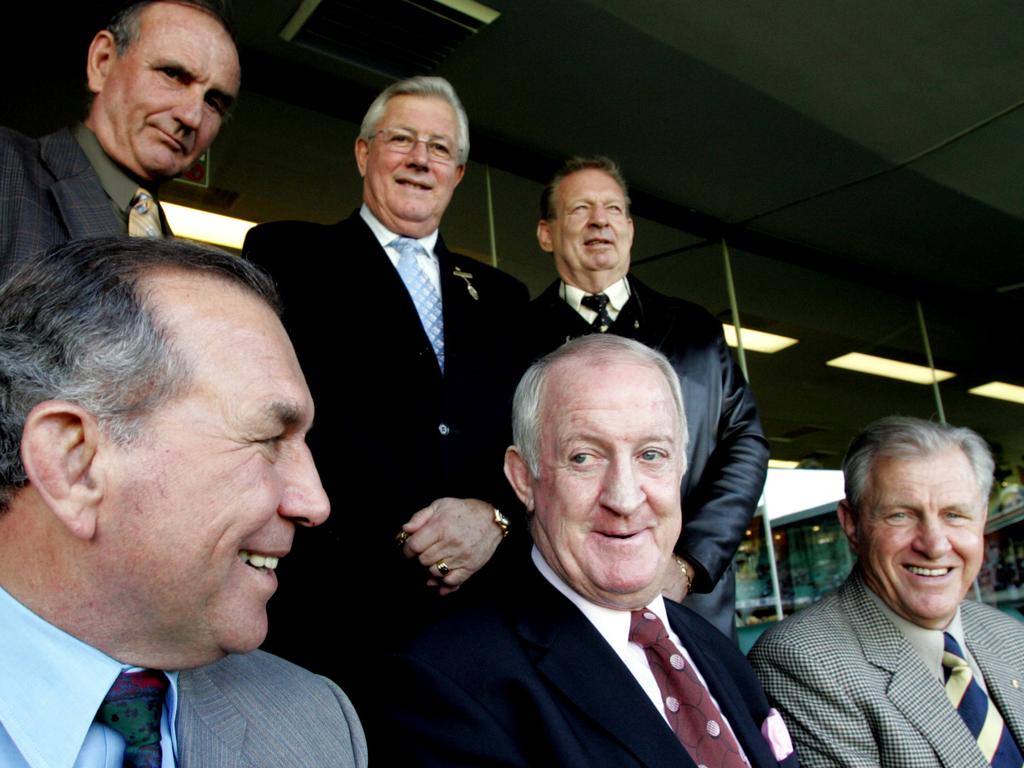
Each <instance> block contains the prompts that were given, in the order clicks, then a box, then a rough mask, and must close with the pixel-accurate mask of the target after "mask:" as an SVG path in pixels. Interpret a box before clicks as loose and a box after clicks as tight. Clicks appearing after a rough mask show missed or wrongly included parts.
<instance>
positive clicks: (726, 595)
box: [529, 275, 768, 636]
mask: <svg viewBox="0 0 1024 768" xmlns="http://www.w3.org/2000/svg"><path fill="white" fill-rule="evenodd" d="M628 279H629V286H630V291H631V296H630V299H629V301H628V302H626V304H625V306H624V307H623V308H622V311H621V312H620V313H619V316H618V317H617V318H616V319H615V322H614V323H613V324H612V326H611V328H610V330H609V332H610V333H616V334H618V335H620V336H626V337H628V338H631V339H636V340H637V341H640V342H643V343H644V344H646V345H647V346H649V347H653V348H654V349H657V350H660V351H661V352H662V353H663V354H664V355H665V356H666V357H667V358H668V359H669V361H670V362H671V363H672V367H673V368H675V371H676V373H677V374H678V375H679V380H680V382H681V383H682V386H683V401H684V407H685V409H686V420H687V424H688V427H689V433H690V440H689V445H688V446H687V451H686V458H687V466H686V474H685V476H684V477H683V487H682V495H683V532H682V535H681V536H680V539H679V544H678V545H677V546H676V552H678V553H679V554H680V555H681V556H682V557H685V558H686V559H687V560H690V561H692V562H693V563H694V564H695V565H696V566H697V568H696V570H697V573H696V574H694V580H693V586H692V591H693V592H696V593H702V592H709V591H711V590H712V589H713V588H714V592H713V593H712V594H711V595H710V596H707V597H705V596H704V595H700V594H697V595H694V597H693V598H688V599H687V605H689V606H691V607H692V608H693V609H694V610H696V611H698V612H699V613H701V615H703V616H704V617H705V618H706V619H708V620H709V621H711V623H712V624H714V625H715V626H716V627H718V628H719V629H720V630H721V631H722V632H724V633H725V634H727V635H730V636H732V635H733V634H734V631H735V630H734V628H733V623H734V615H733V610H734V593H735V581H734V575H733V571H732V569H731V568H730V567H729V566H730V564H731V562H732V558H733V556H734V555H735V554H736V548H737V547H738V546H739V543H740V541H742V539H743V536H744V533H745V531H746V528H747V525H748V524H749V522H750V519H751V517H752V516H753V514H754V511H755V510H756V509H757V500H758V498H759V497H760V495H761V489H762V487H763V486H764V478H765V472H766V471H767V467H768V443H767V441H766V440H765V438H764V433H763V432H762V430H761V420H760V418H759V417H758V415H757V405H756V404H755V403H754V397H753V395H752V394H751V392H750V388H749V387H748V386H747V383H746V381H744V379H743V375H742V373H741V372H740V370H739V368H738V366H737V365H736V363H735V361H734V360H733V357H732V354H731V352H730V351H729V347H728V346H727V345H726V343H725V338H724V337H723V335H722V324H721V323H720V322H718V321H717V320H716V319H715V318H714V317H712V316H711V314H710V313H709V312H708V311H707V310H705V309H704V308H703V307H699V306H697V305H696V304H691V303H690V302H688V301H683V300H682V299H676V298H672V297H669V296H664V295H663V294H660V293H658V292H657V291H654V290H652V289H651V288H648V287H647V286H646V285H644V284H643V283H642V282H640V281H639V280H637V279H636V278H635V277H633V276H632V275H630V276H629V278H628ZM559 286H560V282H559V281H556V282H555V283H553V284H552V285H551V286H550V287H549V288H548V289H547V290H546V291H545V292H544V293H543V294H541V295H540V296H539V297H538V298H537V299H536V300H534V301H533V303H532V304H531V305H530V309H529V321H530V323H529V326H530V339H531V343H532V344H535V345H536V346H535V348H534V352H535V354H544V353H546V352H549V351H551V350H552V349H555V348H556V347H558V346H559V345H560V344H563V343H564V342H565V341H566V340H567V339H569V338H574V337H576V336H584V335H586V334H588V333H593V329H592V328H591V327H590V325H589V324H588V323H587V322H586V321H585V320H583V318H582V317H580V315H579V313H578V312H576V311H575V310H574V309H572V308H571V307H570V306H569V305H568V304H566V303H565V301H564V300H563V299H561V298H560V297H559V295H558V293H559ZM716 584H717V585H718V586H717V588H716Z"/></svg>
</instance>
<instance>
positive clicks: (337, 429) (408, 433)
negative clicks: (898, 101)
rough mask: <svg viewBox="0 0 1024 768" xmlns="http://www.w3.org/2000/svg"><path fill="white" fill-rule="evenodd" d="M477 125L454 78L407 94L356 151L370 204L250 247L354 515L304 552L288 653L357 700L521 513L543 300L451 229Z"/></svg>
mask: <svg viewBox="0 0 1024 768" xmlns="http://www.w3.org/2000/svg"><path fill="white" fill-rule="evenodd" d="M468 132H469V128H468V121H467V118H466V115H465V111H464V110H463V108H462V105H461V104H460V103H459V100H458V97H457V96H456V94H455V91H454V89H453V88H452V87H451V85H450V84H449V83H448V82H447V81H445V80H443V79H441V78H437V77H419V78H413V79H411V80H406V81H402V82H399V83H396V84H394V85H392V86H391V87H389V88H387V89H386V90H385V91H384V92H382V93H381V94H380V95H379V96H378V97H377V99H376V100H375V101H374V102H373V104H371V106H370V108H369V109H368V111H367V113H366V117H365V118H364V120H363V125H362V128H361V130H360V133H359V137H358V138H357V139H356V142H355V155H356V163H357V165H358V167H359V171H360V173H361V174H362V176H363V205H362V207H361V208H360V209H359V210H357V211H356V212H354V213H353V214H352V215H351V216H349V217H348V218H347V219H345V220H343V221H340V222H338V223H336V224H331V225H320V224H312V223H307V222H297V221H292V222H276V223H271V224H265V225H262V226H259V227H256V228H255V229H253V230H252V231H251V232H250V233H249V235H248V237H247V238H246V242H245V246H244V255H245V256H246V257H247V258H249V259H252V260H253V261H256V262H258V263H259V264H261V265H262V266H264V267H265V268H266V269H267V270H268V271H269V272H270V273H271V274H272V275H273V276H274V278H275V280H276V282H277V284H278V286H279V288H280V290H281V293H282V295H283V297H284V302H285V314H284V322H285V326H286V327H287V328H288V331H289V334H290V335H291V337H292V339H293V340H294V343H295V347H296V350H297V352H298V356H299V360H300V361H301V362H302V366H303V370H304V371H305V374H306V378H307V380H308V382H309V386H310V389H311V391H312V392H313V397H314V399H315V401H316V403H317V428H316V429H315V430H314V431H313V432H312V433H311V434H310V446H311V448H312V450H313V455H314V456H315V457H316V459H317V461H318V462H319V466H320V467H321V468H322V473H321V474H322V477H323V481H324V486H325V488H326V489H327V493H328V495H329V496H330V498H331V500H332V503H333V504H334V507H335V509H336V510H337V514H336V515H335V517H334V518H333V522H332V523H331V524H328V525H327V526H325V527H324V530H322V531H316V532H310V533H311V534H312V535H309V536H306V537H304V539H305V540H302V538H300V541H299V542H298V544H299V547H300V548H308V549H307V550H306V551H307V555H308V556H307V557H305V558H303V559H304V562H296V567H297V569H298V572H297V573H292V574H290V575H291V576H292V577H293V578H292V579H290V580H288V581H285V582H284V584H285V586H284V591H283V592H282V594H281V595H280V596H279V597H280V599H279V600H278V601H276V602H275V606H274V608H273V609H272V610H273V611H274V612H275V616H274V619H275V621H274V622H272V627H273V629H272V630H271V634H270V640H269V642H270V647H271V648H272V649H274V650H275V651H276V652H278V653H281V654H282V655H284V656H286V657H288V658H291V659H293V660H296V661H298V662H299V663H302V664H303V665H304V666H308V667H310V668H311V669H313V670H315V671H319V672H322V673H324V674H327V675H328V676H330V677H332V678H334V679H336V680H338V681H339V682H341V683H342V685H343V687H345V689H346V690H347V691H350V692H351V693H352V696H353V700H354V701H356V704H357V706H360V705H361V704H362V703H363V702H364V701H366V702H367V703H369V704H373V703H374V699H376V698H379V692H378V691H377V689H376V686H375V682H374V679H373V677H374V675H373V672H372V668H371V667H370V666H369V665H368V664H367V663H366V660H367V658H368V657H369V656H372V655H375V654H376V653H377V652H379V650H380V649H381V647H382V646H383V645H387V644H391V643H394V642H396V641H398V640H400V639H402V638H403V637H405V636H407V635H408V633H409V632H410V631H411V630H412V629H413V628H415V627H417V626H419V625H421V624H422V623H424V622H425V621H428V620H430V619H432V618H433V617H434V616H436V615H437V613H438V611H440V610H441V609H442V608H443V606H444V605H446V604H448V603H450V602H452V601H453V600H458V599H459V598H460V596H459V595H450V596H449V593H451V592H453V591H455V590H456V589H459V590H462V593H463V594H464V592H465V590H464V589H463V585H464V584H466V583H467V580H468V581H469V584H468V588H469V589H472V588H473V587H474V583H475V582H480V581H481V579H484V578H487V576H486V574H487V572H488V571H491V570H493V568H492V567H491V566H488V565H487V564H488V562H489V561H490V560H491V559H492V555H494V553H495V551H496V550H497V551H499V552H500V550H498V545H499V543H500V542H501V541H502V539H503V535H504V532H505V530H507V528H508V523H507V522H506V520H507V518H506V516H508V517H510V518H512V517H514V510H513V509H512V508H511V507H512V506H514V505H513V504H512V503H511V500H510V494H509V492H508V488H507V485H506V484H505V483H504V478H503V477H502V474H501V461H502V455H503V453H504V450H505V448H506V447H507V445H508V442H509V427H508V424H509V421H508V414H509V409H510V401H511V393H512V390H513V388H514V387H515V381H516V379H517V377H518V375H519V373H520V372H521V371H522V368H523V367H525V365H524V364H523V361H522V360H521V359H520V356H519V354H518V353H517V352H516V349H517V347H518V344H517V342H516V338H517V328H516V326H515V323H517V322H518V321H520V320H521V318H522V314H523V312H524V310H525V308H526V304H527V299H528V294H527V291H526V288H525V287H524V286H523V285H522V284H521V283H519V282H518V281H516V280H515V279H513V278H512V277H509V276H508V275H505V274H503V273H502V272H500V271H498V270H497V269H495V268H494V267H491V266H489V265H486V264H482V263H480V262H478V261H475V260H473V259H471V258H468V257H465V256H460V255H458V254H455V253H452V252H451V251H450V250H449V249H448V248H447V246H446V245H445V241H444V238H443V237H442V236H441V234H440V232H439V227H440V223H441V219H442V216H443V215H444V212H445V210H446V208H447V207H448V203H449V202H450V201H451V198H452V194H453V193H454V191H455V188H456V186H457V185H458V184H459V182H460V181H461V179H462V176H463V173H464V172H465V163H466V159H467V157H468V152H469V143H468V141H469V139H468ZM514 528H515V526H514V525H513V535H518V536H522V535H523V531H522V529H521V528H522V527H521V526H519V528H520V530H519V531H518V532H516V531H515V530H514ZM511 543H512V537H511V536H510V541H509V542H508V543H506V544H503V545H502V548H503V549H507V548H508V547H509V544H511ZM481 570H483V573H482V574H480V573H478V572H480V571H481ZM353 585H356V589H354V590H353V589H352V587H353ZM342 593H344V594H345V599H344V600H339V598H338V595H339V594H342ZM341 610H344V611H345V615H346V616H348V617H351V618H352V619H353V620H355V619H356V618H357V617H361V616H363V615H374V616H376V624H375V629H374V631H373V632H372V634H371V633H367V632H357V631H355V630H346V631H344V632H336V631H335V630H334V628H335V627H336V626H337V621H336V620H335V618H334V616H333V614H334V613H335V612H337V611H341ZM363 683H365V685H363ZM361 694H362V698H361ZM361 711H363V710H361ZM369 720H370V728H371V731H372V718H369Z"/></svg>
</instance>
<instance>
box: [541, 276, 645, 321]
mask: <svg viewBox="0 0 1024 768" xmlns="http://www.w3.org/2000/svg"><path fill="white" fill-rule="evenodd" d="M601 293H603V294H604V295H605V296H607V297H608V306H606V307H605V311H606V312H607V313H608V317H610V318H611V319H612V321H613V322H614V320H615V319H616V318H617V317H618V316H619V312H621V311H622V308H623V307H624V306H625V305H626V302H627V301H629V281H628V280H627V279H626V278H622V279H621V280H617V281H616V282H614V283H612V284H611V285H609V286H608V287H607V288H605V289H604V290H603V291H601ZM558 295H559V296H560V297H561V298H562V300H563V301H565V303H566V304H568V305H569V306H570V307H572V308H573V309H575V310H576V311H577V312H578V313H579V315H580V317H582V318H583V319H584V320H586V321H587V322H588V323H591V324H592V323H593V322H594V320H596V319H597V312H595V311H594V310H592V309H590V308H589V307H584V306H583V303H582V302H583V297H584V296H589V295H590V294H589V293H587V292H586V291H583V290H580V289H579V288H577V287H576V286H575V285H569V284H568V283H566V282H565V281H564V280H563V281H562V287H561V288H559V289H558Z"/></svg>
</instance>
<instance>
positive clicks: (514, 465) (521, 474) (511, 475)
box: [505, 445, 533, 512]
mask: <svg viewBox="0 0 1024 768" xmlns="http://www.w3.org/2000/svg"><path fill="white" fill-rule="evenodd" d="M505 477H507V478H508V482H509V484H510V485H511V486H512V490H514V491H515V492H516V496H518V497H519V500H520V501H521V502H523V506H524V507H526V510H527V511H528V512H533V486H532V485H531V483H530V480H531V479H532V478H531V476H530V468H529V467H527V466H526V462H525V461H524V460H523V457H522V455H521V454H520V453H519V449H518V448H516V447H515V446H514V445H510V446H509V447H508V448H507V449H506V450H505Z"/></svg>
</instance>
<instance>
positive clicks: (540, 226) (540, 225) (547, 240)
mask: <svg viewBox="0 0 1024 768" xmlns="http://www.w3.org/2000/svg"><path fill="white" fill-rule="evenodd" d="M537 242H538V243H540V247H541V250H543V251H545V252H547V253H552V252H553V251H554V250H555V245H554V243H552V242H551V226H550V225H549V224H548V220H547V219H541V220H540V221H538V222H537Z"/></svg>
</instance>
